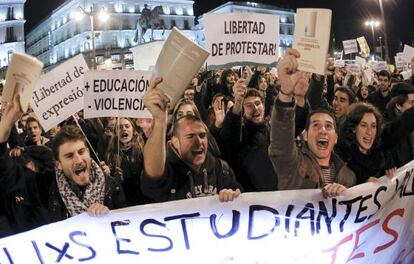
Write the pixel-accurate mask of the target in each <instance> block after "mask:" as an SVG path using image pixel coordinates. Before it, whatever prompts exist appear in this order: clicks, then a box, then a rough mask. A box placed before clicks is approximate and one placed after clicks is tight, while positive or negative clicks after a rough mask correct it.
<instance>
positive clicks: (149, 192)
mask: <svg viewBox="0 0 414 264" xmlns="http://www.w3.org/2000/svg"><path fill="white" fill-rule="evenodd" d="M222 189H233V190H235V189H241V186H240V184H239V183H238V182H237V181H236V178H235V177H234V173H233V170H232V169H231V168H230V166H228V164H227V163H226V162H225V161H223V160H220V159H219V158H216V157H214V156H213V155H212V154H211V153H210V152H207V154H206V159H205V162H204V164H203V165H202V168H201V170H200V172H199V173H197V172H194V171H193V170H191V169H190V167H189V166H187V164H185V163H184V162H183V161H182V160H181V159H180V157H179V156H178V154H177V153H176V152H175V151H174V149H173V148H172V147H171V144H170V143H168V149H167V158H166V164H165V171H164V176H163V177H162V178H161V179H158V180H152V179H150V178H149V177H148V176H147V175H146V174H145V170H144V171H143V173H142V177H141V190H142V192H143V193H144V195H146V196H148V197H149V198H152V199H154V200H155V201H157V202H166V201H171V200H179V199H186V198H195V197H203V196H209V195H215V194H218V193H219V192H220V190H222Z"/></svg>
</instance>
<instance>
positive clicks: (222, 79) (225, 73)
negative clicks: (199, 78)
mask: <svg viewBox="0 0 414 264" xmlns="http://www.w3.org/2000/svg"><path fill="white" fill-rule="evenodd" d="M230 75H234V76H236V78H237V74H236V72H235V71H233V70H232V69H225V70H224V71H223V72H222V73H221V77H220V83H221V84H226V83H227V76H230Z"/></svg>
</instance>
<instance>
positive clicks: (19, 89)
mask: <svg viewBox="0 0 414 264" xmlns="http://www.w3.org/2000/svg"><path fill="white" fill-rule="evenodd" d="M42 68H43V63H42V62H40V61H39V60H38V59H36V58H34V57H32V56H30V55H27V54H21V53H13V57H12V61H11V63H10V65H9V67H8V69H7V73H6V83H5V87H4V90H3V92H2V97H1V99H2V101H4V102H8V103H12V102H13V95H14V94H15V93H19V94H20V107H21V109H22V111H23V112H26V111H27V108H28V106H29V101H30V97H31V95H32V91H33V88H34V87H35V85H36V83H37V81H38V79H39V76H40V73H41V71H42Z"/></svg>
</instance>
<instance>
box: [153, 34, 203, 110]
mask: <svg viewBox="0 0 414 264" xmlns="http://www.w3.org/2000/svg"><path fill="white" fill-rule="evenodd" d="M208 55H209V53H208V51H206V50H205V49H203V48H202V47H200V46H198V45H197V44H195V43H194V42H193V41H191V40H190V39H189V38H188V37H187V36H186V35H184V34H183V33H182V32H181V31H180V30H178V29H177V28H176V27H174V28H173V30H172V31H171V33H170V35H169V36H168V39H167V40H166V41H165V43H164V46H163V47H162V50H161V53H160V55H159V56H158V59H157V62H156V64H155V67H154V69H153V76H160V77H162V78H163V80H162V83H160V84H159V85H158V86H157V89H159V90H161V91H163V92H164V93H166V94H167V95H168V96H169V97H170V98H171V107H174V105H175V103H176V102H177V101H178V99H180V98H181V96H182V95H183V93H184V90H185V89H186V88H187V85H188V84H189V83H190V82H191V80H192V79H193V78H194V76H195V75H196V73H197V72H198V70H199V69H200V67H201V66H202V65H203V63H204V62H205V61H206V59H207V57H208Z"/></svg>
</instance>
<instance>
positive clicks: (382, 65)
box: [372, 61, 388, 72]
mask: <svg viewBox="0 0 414 264" xmlns="http://www.w3.org/2000/svg"><path fill="white" fill-rule="evenodd" d="M372 68H373V70H374V71H376V72H380V71H383V70H385V71H388V64H387V62H385V61H377V62H376V63H374V64H373V65H372Z"/></svg>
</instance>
